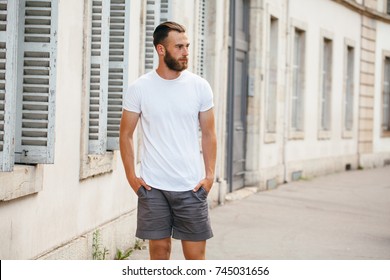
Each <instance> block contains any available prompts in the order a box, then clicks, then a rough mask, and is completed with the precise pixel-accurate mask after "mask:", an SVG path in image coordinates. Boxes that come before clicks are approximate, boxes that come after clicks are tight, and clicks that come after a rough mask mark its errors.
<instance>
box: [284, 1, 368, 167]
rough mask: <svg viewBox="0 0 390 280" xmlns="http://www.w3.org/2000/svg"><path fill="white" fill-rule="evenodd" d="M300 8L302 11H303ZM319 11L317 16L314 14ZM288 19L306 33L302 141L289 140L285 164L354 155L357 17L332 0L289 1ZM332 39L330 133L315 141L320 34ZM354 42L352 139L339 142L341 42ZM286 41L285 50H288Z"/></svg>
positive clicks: (342, 51) (358, 22)
mask: <svg viewBox="0 0 390 280" xmlns="http://www.w3.org/2000/svg"><path fill="white" fill-rule="evenodd" d="M303 7H304V8H303ZM318 11H321V13H318ZM290 17H291V18H292V19H294V20H298V21H300V22H303V23H304V24H306V26H307V30H306V50H307V54H306V89H305V117H304V119H305V121H304V129H305V139H304V140H298V141H289V142H288V144H287V161H297V160H306V159H316V158H323V157H325V158H326V157H336V156H342V155H350V154H354V153H356V150H357V143H356V135H357V101H358V84H359V83H358V73H359V58H360V52H359V44H360V15H359V14H357V13H355V12H352V11H350V10H348V9H347V8H345V7H343V6H341V5H339V4H337V3H335V2H333V1H324V0H320V1H309V0H295V1H290ZM322 32H325V33H329V34H330V35H331V37H332V40H333V61H332V63H333V65H332V93H331V95H332V96H331V100H332V101H331V104H332V105H331V106H332V108H331V133H330V139H326V140H319V139H318V130H319V98H320V73H319V72H320V66H319V65H320V48H321V45H320V43H321V41H322V38H321V33H322ZM345 39H349V40H352V41H353V42H354V43H355V81H356V82H355V96H354V101H355V105H354V120H355V121H354V128H353V135H354V138H353V139H342V119H343V118H342V117H343V108H342V104H343V77H344V60H345V54H344V40H345ZM291 44H292V41H291V40H290V45H289V47H290V48H291V47H292V46H291Z"/></svg>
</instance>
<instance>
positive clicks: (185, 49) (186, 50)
mask: <svg viewBox="0 0 390 280" xmlns="http://www.w3.org/2000/svg"><path fill="white" fill-rule="evenodd" d="M188 53H189V52H188V47H183V56H188Z"/></svg>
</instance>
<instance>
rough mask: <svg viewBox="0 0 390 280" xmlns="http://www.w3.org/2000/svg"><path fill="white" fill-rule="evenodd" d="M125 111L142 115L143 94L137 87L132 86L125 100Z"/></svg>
mask: <svg viewBox="0 0 390 280" xmlns="http://www.w3.org/2000/svg"><path fill="white" fill-rule="evenodd" d="M123 109H125V110H126V111H131V112H135V113H141V93H140V91H139V90H138V89H137V87H136V86H135V85H130V86H129V88H128V89H127V91H126V93H125V95H124V98H123Z"/></svg>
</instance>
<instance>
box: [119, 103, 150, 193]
mask: <svg viewBox="0 0 390 280" xmlns="http://www.w3.org/2000/svg"><path fill="white" fill-rule="evenodd" d="M139 116H140V114H139V113H135V112H130V111H126V110H123V112H122V119H121V124H120V135H119V145H120V152H121V157H122V162H123V166H124V168H125V172H126V178H127V181H128V182H129V184H130V186H131V187H132V188H133V190H134V192H137V191H138V189H139V188H140V187H141V186H144V187H145V188H146V189H149V188H150V187H149V186H147V185H146V183H145V182H144V181H143V180H142V178H138V177H137V176H136V174H135V160H134V159H135V157H134V141H133V135H134V131H135V128H136V126H137V122H138V119H139Z"/></svg>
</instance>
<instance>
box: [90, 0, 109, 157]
mask: <svg viewBox="0 0 390 280" xmlns="http://www.w3.org/2000/svg"><path fill="white" fill-rule="evenodd" d="M109 16H110V2H109V1H102V0H100V1H97V0H93V1H92V28H91V65H90V66H91V67H90V85H89V87H90V88H89V94H90V95H89V133H88V136H89V153H91V154H103V153H104V152H105V151H106V146H107V103H108V102H107V94H108V56H109Z"/></svg>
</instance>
